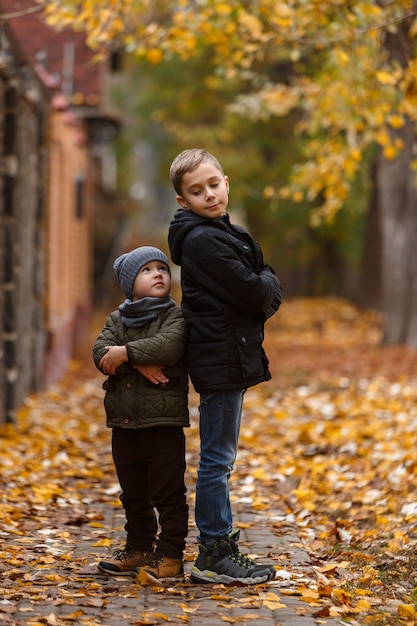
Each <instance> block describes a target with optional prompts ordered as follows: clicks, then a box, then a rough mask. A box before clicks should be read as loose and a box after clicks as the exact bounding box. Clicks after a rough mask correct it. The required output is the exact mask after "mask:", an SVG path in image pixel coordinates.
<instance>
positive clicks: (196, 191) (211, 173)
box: [177, 163, 229, 219]
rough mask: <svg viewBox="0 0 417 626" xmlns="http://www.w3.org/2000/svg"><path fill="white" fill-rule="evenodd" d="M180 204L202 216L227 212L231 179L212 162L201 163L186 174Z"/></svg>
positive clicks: (212, 215) (183, 179) (178, 200)
mask: <svg viewBox="0 0 417 626" xmlns="http://www.w3.org/2000/svg"><path fill="white" fill-rule="evenodd" d="M181 189H182V196H177V202H178V204H179V205H180V206H181V207H182V208H183V209H187V210H188V211H192V212H193V213H196V214H197V215H200V217H208V218H210V219H214V218H216V217H221V216H222V215H224V214H225V213H226V209H227V205H228V202H229V196H228V192H229V179H228V177H227V176H223V174H222V173H221V172H220V171H219V170H218V169H217V167H216V166H215V165H213V164H212V163H201V164H200V165H199V166H198V167H197V169H196V170H194V172H187V173H186V174H184V176H183V178H182V182H181Z"/></svg>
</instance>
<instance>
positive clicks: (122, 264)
mask: <svg viewBox="0 0 417 626" xmlns="http://www.w3.org/2000/svg"><path fill="white" fill-rule="evenodd" d="M151 261H162V263H165V265H166V266H167V268H168V271H169V272H170V273H171V271H170V267H169V261H168V257H167V256H166V254H164V253H163V252H162V250H159V249H158V248H153V247H152V246H142V247H141V248H135V250H132V251H131V252H126V253H125V254H122V255H121V256H119V257H117V259H116V260H115V262H114V263H113V268H114V270H115V272H116V278H117V282H118V283H119V285H120V287H121V289H122V291H123V293H124V294H125V296H126V298H128V299H129V300H131V299H132V296H133V285H134V283H135V278H136V276H137V275H138V273H139V270H140V269H141V268H142V267H143V266H144V265H146V263H150V262H151Z"/></svg>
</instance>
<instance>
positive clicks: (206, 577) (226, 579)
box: [190, 567, 271, 585]
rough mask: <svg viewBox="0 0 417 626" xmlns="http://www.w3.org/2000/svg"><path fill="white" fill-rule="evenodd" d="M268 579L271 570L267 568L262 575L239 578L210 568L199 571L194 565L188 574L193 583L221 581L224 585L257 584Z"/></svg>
mask: <svg viewBox="0 0 417 626" xmlns="http://www.w3.org/2000/svg"><path fill="white" fill-rule="evenodd" d="M264 571H265V570H264ZM270 579H271V572H270V571H269V570H268V571H265V574H262V575H261V574H259V575H258V576H248V577H246V578H239V577H234V576H228V575H227V574H218V573H217V572H213V571H211V570H203V571H200V570H199V569H197V568H196V567H193V569H192V570H191V575H190V580H191V582H193V583H223V584H224V585H233V584H234V585H259V584H260V583H266V582H268V580H270Z"/></svg>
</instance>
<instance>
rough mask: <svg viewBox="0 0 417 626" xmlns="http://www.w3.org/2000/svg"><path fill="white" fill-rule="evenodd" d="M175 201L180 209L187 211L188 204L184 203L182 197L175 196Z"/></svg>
mask: <svg viewBox="0 0 417 626" xmlns="http://www.w3.org/2000/svg"><path fill="white" fill-rule="evenodd" d="M176 200H177V202H178V204H179V205H180V207H182V208H183V209H187V210H188V204H187V203H186V201H185V200H184V198H183V197H182V196H177V197H176Z"/></svg>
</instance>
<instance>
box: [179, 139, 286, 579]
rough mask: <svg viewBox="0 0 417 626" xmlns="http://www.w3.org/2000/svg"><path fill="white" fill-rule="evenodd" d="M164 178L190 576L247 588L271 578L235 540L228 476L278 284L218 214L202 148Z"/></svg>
mask: <svg viewBox="0 0 417 626" xmlns="http://www.w3.org/2000/svg"><path fill="white" fill-rule="evenodd" d="M170 176H171V181H172V184H173V186H174V189H175V191H176V193H177V197H176V199H177V202H178V204H179V205H180V207H181V208H180V209H179V210H177V212H176V213H175V217H174V219H173V220H172V222H171V224H170V228H169V235H168V242H169V247H170V251H171V256H172V260H173V261H174V263H176V264H177V265H181V286H182V294H183V295H182V310H183V313H184V317H185V319H186V321H187V323H188V327H189V342H188V347H187V363H188V371H189V374H190V377H191V380H192V383H193V385H194V388H195V389H196V391H197V392H198V393H200V407H199V411H200V438H201V442H200V465H199V470H198V477H197V486H196V503H195V516H196V523H197V526H198V529H199V556H198V558H197V561H196V563H195V565H194V566H193V568H192V572H191V580H192V581H193V582H213V583H226V584H228V583H231V584H233V583H236V582H240V583H243V584H255V583H260V582H265V581H267V580H271V579H272V578H274V577H275V569H274V567H273V566H272V565H262V564H256V563H255V562H254V561H253V560H252V559H249V558H248V557H247V556H245V555H243V554H242V553H241V552H240V551H239V549H238V545H237V541H238V538H239V532H238V531H234V530H233V527H232V521H233V520H232V511H231V505H230V497H229V476H230V473H231V471H232V469H233V465H234V462H235V459H236V454H237V446H238V439H239V429H240V422H241V414H242V404H243V397H244V393H245V391H246V389H247V388H248V387H251V386H252V385H256V384H257V383H260V382H262V381H265V380H269V379H270V377H271V375H270V373H269V370H268V360H267V358H266V356H265V353H264V351H263V348H262V341H263V336H264V335H263V327H264V322H265V320H266V319H267V318H269V317H270V316H271V315H273V314H274V313H275V312H276V311H277V310H278V307H279V306H280V303H281V287H280V283H279V281H278V278H277V277H276V275H275V273H274V271H273V270H272V268H271V267H270V266H268V265H266V264H265V263H264V261H263V256H262V251H261V249H260V247H259V245H258V243H257V242H256V241H255V240H254V239H253V237H252V236H251V235H250V234H249V233H248V232H247V231H246V230H245V229H244V228H242V227H240V226H235V225H232V224H231V223H230V220H229V216H228V215H227V213H226V209H227V205H228V193H229V179H228V177H227V176H225V174H224V172H223V169H222V167H221V165H220V163H219V162H218V160H217V159H216V158H215V157H214V156H213V155H211V154H210V153H208V152H206V151H205V150H199V149H194V150H185V151H184V152H182V153H181V154H179V155H178V156H177V157H176V159H175V160H174V161H173V163H172V165H171V169H170Z"/></svg>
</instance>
